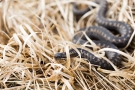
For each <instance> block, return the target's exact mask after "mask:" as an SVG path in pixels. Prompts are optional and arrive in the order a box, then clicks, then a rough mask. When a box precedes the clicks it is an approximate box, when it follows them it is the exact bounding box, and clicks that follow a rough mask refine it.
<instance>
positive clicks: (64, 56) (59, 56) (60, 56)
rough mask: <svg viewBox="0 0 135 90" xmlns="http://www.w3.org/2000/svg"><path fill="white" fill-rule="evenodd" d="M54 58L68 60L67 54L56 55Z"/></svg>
mask: <svg viewBox="0 0 135 90" xmlns="http://www.w3.org/2000/svg"><path fill="white" fill-rule="evenodd" d="M54 58H56V59H58V58H66V53H56V54H55V55H54Z"/></svg>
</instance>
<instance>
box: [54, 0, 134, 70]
mask: <svg viewBox="0 0 135 90" xmlns="http://www.w3.org/2000/svg"><path fill="white" fill-rule="evenodd" d="M95 2H96V3H98V4H100V9H99V11H98V13H97V17H96V22H97V23H98V25H99V26H92V27H85V28H83V29H81V30H79V31H78V32H77V33H76V34H75V36H74V37H73V42H74V43H77V44H78V43H79V44H83V43H85V42H86V38H85V36H84V35H83V33H82V32H85V33H86V35H87V36H88V37H89V38H96V41H95V40H94V42H95V44H97V45H98V46H100V47H101V48H104V47H109V48H114V49H118V48H124V47H125V46H126V45H127V43H128V41H129V39H130V36H131V34H132V32H133V30H132V28H131V26H130V25H128V24H126V23H125V22H122V21H110V20H107V19H106V18H105V14H106V11H107V2H106V0H95ZM88 10H89V9H88V8H86V9H85V10H84V11H79V10H78V9H77V7H76V4H74V6H73V13H74V14H75V15H82V14H84V13H86V12H87V11H88ZM79 12H80V13H79ZM111 31H115V32H118V33H119V34H120V35H119V36H116V35H114V34H113V33H111ZM115 45H116V46H117V47H118V48H117V47H116V46H115ZM77 49H78V51H79V52H80V54H81V57H82V58H86V59H88V61H89V62H90V63H91V64H95V65H99V66H100V67H101V68H103V69H109V70H113V67H112V65H111V64H110V63H108V62H107V61H106V60H104V59H101V58H100V59H99V58H98V57H96V56H95V55H93V54H92V53H90V52H88V51H87V50H84V49H81V48H77ZM69 53H70V56H71V57H76V56H78V53H77V52H76V51H75V50H74V49H70V51H69ZM106 56H107V58H108V59H109V60H110V61H111V62H112V63H113V64H114V65H116V66H117V67H119V66H120V64H121V60H120V59H119V58H120V57H119V56H120V55H119V54H118V53H115V52H108V51H107V52H106ZM54 57H55V58H66V53H65V52H63V53H56V54H55V56H54Z"/></svg>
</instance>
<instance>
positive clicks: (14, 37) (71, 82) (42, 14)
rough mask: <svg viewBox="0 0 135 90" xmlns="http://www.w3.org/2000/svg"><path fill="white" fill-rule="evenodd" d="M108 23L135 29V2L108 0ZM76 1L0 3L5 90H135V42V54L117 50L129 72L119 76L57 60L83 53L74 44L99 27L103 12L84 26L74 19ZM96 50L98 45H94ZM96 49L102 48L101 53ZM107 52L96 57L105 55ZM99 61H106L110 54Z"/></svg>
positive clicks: (0, 72) (0, 80)
mask: <svg viewBox="0 0 135 90" xmlns="http://www.w3.org/2000/svg"><path fill="white" fill-rule="evenodd" d="M107 1H108V3H109V10H108V12H107V18H109V19H113V20H119V21H125V22H127V23H128V24H130V25H131V26H132V28H133V29H134V28H135V23H134V18H135V8H134V6H135V1H134V0H107ZM71 2H75V0H46V1H45V0H3V1H2V2H1V3H0V12H1V14H0V16H1V20H0V21H1V22H0V23H1V25H0V30H1V31H0V32H1V34H2V35H1V37H0V39H1V44H0V57H1V58H0V89H6V90H12V89H13V90H18V89H19V90H20V89H21V90H24V89H26V90H30V89H34V90H47V89H49V90H54V89H56V90H60V89H62V90H73V89H75V90H82V89H84V90H89V89H92V90H95V89H97V90H98V89H102V90H105V89H107V90H111V89H113V90H114V89H116V90H122V89H128V90H133V89H135V71H134V70H135V50H134V47H135V46H134V45H135V43H134V42H135V40H132V38H133V36H134V33H135V32H134V33H133V36H132V37H131V40H132V41H131V40H130V41H129V42H131V43H132V44H130V43H129V45H130V47H132V50H128V49H123V50H121V51H120V50H115V51H116V52H118V53H120V54H122V55H124V56H125V58H124V59H125V60H124V61H123V65H124V67H123V68H121V69H119V68H116V67H115V68H116V71H109V70H103V69H98V70H96V69H94V67H93V65H91V64H90V63H88V62H87V61H86V60H84V59H80V58H70V57H68V58H67V59H66V60H56V59H55V58H54V57H53V55H54V54H55V53H57V52H63V51H66V52H67V55H69V54H68V50H69V48H71V47H72V48H76V47H83V46H79V45H74V44H73V43H72V42H71V39H72V37H73V35H74V34H75V31H77V30H78V29H79V28H82V27H85V26H92V25H94V24H95V16H96V13H97V10H98V5H97V4H95V3H93V2H90V1H87V0H83V1H82V0H80V1H79V0H78V3H82V4H88V5H90V6H92V5H94V6H97V8H95V9H92V10H91V11H89V12H88V13H86V14H85V15H84V16H83V17H82V18H81V19H80V20H79V21H78V22H76V21H75V17H74V15H73V13H72V4H71ZM90 46H91V47H95V45H94V44H93V45H90ZM95 49H96V47H95ZM105 50H112V49H108V48H105V49H101V50H99V51H94V52H93V53H95V54H97V52H103V51H105ZM99 56H101V57H104V53H102V54H100V55H99Z"/></svg>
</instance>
